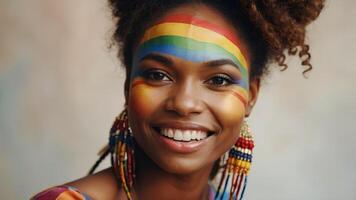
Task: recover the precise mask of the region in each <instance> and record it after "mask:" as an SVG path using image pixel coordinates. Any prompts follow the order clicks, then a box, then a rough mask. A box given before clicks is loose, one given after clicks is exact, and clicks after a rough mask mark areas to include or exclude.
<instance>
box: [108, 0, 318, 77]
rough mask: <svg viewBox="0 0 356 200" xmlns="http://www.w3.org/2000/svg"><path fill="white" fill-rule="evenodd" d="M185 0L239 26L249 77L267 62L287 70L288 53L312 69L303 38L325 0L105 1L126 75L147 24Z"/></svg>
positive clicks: (263, 70)
mask: <svg viewBox="0 0 356 200" xmlns="http://www.w3.org/2000/svg"><path fill="white" fill-rule="evenodd" d="M185 3H203V4H206V5H209V6H212V7H214V8H216V9H217V10H219V11H220V12H221V13H222V14H223V15H225V17H226V18H227V19H229V20H230V21H231V22H232V24H233V25H234V26H235V27H238V28H239V29H240V30H242V34H243V35H244V37H245V38H246V39H247V43H248V46H249V48H250V50H251V53H252V55H251V66H252V67H251V71H250V78H260V77H261V76H263V75H264V74H266V73H267V72H268V63H273V62H275V63H277V64H278V65H279V66H280V67H281V70H284V69H286V68H287V67H288V66H287V64H286V63H285V59H286V56H288V55H296V54H298V55H299V57H300V59H301V64H302V65H304V66H306V69H305V70H304V71H303V74H305V72H307V71H310V70H311V69H312V65H311V64H310V58H311V55H310V53H309V45H307V44H306V43H305V35H306V26H307V25H308V24H309V23H311V22H312V21H313V20H315V19H316V18H317V17H318V16H319V14H320V12H321V10H322V8H323V7H324V0H224V1H221V0H190V1H188V0H149V1H148V0H144V1H142V0H109V4H110V7H111V10H112V14H113V17H114V19H115V21H116V27H115V32H114V35H113V40H114V42H115V43H116V44H117V45H118V47H119V49H120V51H119V53H118V55H119V58H121V59H122V61H123V63H124V65H125V67H126V73H127V75H129V74H130V67H131V62H132V57H133V55H132V54H133V49H132V48H133V46H134V44H135V42H137V40H138V38H139V37H140V36H141V34H142V32H143V31H144V30H145V28H147V26H148V24H150V23H151V22H152V21H154V20H155V19H156V18H158V17H159V16H161V15H163V14H164V13H165V12H167V10H169V9H170V8H173V7H175V6H178V5H181V4H185Z"/></svg>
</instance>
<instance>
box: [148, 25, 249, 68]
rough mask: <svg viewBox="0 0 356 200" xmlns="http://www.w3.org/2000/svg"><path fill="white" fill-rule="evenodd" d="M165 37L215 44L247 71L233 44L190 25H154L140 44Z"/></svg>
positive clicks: (242, 57)
mask: <svg viewBox="0 0 356 200" xmlns="http://www.w3.org/2000/svg"><path fill="white" fill-rule="evenodd" d="M167 35H173V36H182V37H187V38H190V39H194V40H197V41H201V42H208V43H213V44H216V45H218V46H220V47H222V48H224V49H225V50H226V51H228V52H230V53H231V54H233V55H235V56H236V57H237V59H238V60H239V61H240V62H241V64H242V65H243V67H244V68H246V69H247V62H246V59H245V57H244V56H243V54H242V53H241V50H240V49H239V48H238V47H237V46H236V45H235V44H234V43H233V42H231V41H230V40H229V39H227V38H226V37H225V36H223V35H221V34H219V33H217V32H215V31H212V30H210V29H206V28H203V27H199V26H195V25H192V24H185V23H170V22H167V23H162V24H158V25H155V26H153V27H151V28H150V29H149V30H147V31H146V32H145V35H144V36H143V38H142V40H141V44H142V43H143V42H145V41H148V40H150V39H153V38H156V37H159V36H167Z"/></svg>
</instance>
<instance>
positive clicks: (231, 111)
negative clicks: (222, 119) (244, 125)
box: [219, 92, 246, 120]
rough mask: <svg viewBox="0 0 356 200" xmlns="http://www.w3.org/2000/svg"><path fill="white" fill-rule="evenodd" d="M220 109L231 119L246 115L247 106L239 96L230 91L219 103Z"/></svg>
mask: <svg viewBox="0 0 356 200" xmlns="http://www.w3.org/2000/svg"><path fill="white" fill-rule="evenodd" d="M219 105H221V106H219V110H220V111H221V112H222V113H224V114H225V116H227V117H229V118H230V119H231V120H233V119H237V118H241V117H243V116H244V115H245V112H246V109H245V108H246V107H245V105H244V104H243V103H242V102H241V100H240V99H239V98H236V96H235V95H234V94H233V93H231V92H229V93H228V94H227V95H226V96H225V97H224V98H223V99H222V102H221V103H219Z"/></svg>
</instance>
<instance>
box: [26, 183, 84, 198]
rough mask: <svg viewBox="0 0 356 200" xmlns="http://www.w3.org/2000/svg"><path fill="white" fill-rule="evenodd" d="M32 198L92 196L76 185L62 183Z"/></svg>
mask: <svg viewBox="0 0 356 200" xmlns="http://www.w3.org/2000/svg"><path fill="white" fill-rule="evenodd" d="M31 200H90V198H89V196H88V195H86V194H83V193H81V192H80V191H79V190H77V189H76V188H74V187H71V186H67V185H62V186H57V187H52V188H49V189H47V190H45V191H43V192H41V193H39V194H37V195H35V196H34V197H32V198H31Z"/></svg>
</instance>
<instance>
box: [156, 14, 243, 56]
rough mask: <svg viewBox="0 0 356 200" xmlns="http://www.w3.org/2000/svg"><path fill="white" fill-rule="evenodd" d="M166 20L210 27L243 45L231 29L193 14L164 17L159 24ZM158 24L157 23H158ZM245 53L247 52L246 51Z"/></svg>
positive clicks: (238, 44) (236, 43)
mask: <svg viewBox="0 0 356 200" xmlns="http://www.w3.org/2000/svg"><path fill="white" fill-rule="evenodd" d="M164 22H177V23H187V24H193V25H196V26H200V27H203V28H207V29H210V30H212V31H214V32H216V33H219V34H221V35H223V36H225V37H226V38H227V39H229V40H230V41H231V42H232V43H234V44H235V45H236V46H238V47H241V43H240V41H239V40H238V39H237V37H236V36H235V34H233V33H232V32H231V31H229V30H227V29H223V28H221V27H219V26H217V25H216V24H212V23H210V22H208V21H205V20H202V19H199V18H195V17H193V16H191V15H185V14H176V15H169V16H166V17H165V18H163V19H162V20H160V21H158V22H157V24H161V23H164ZM157 24H156V25H157ZM244 54H245V52H244Z"/></svg>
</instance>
